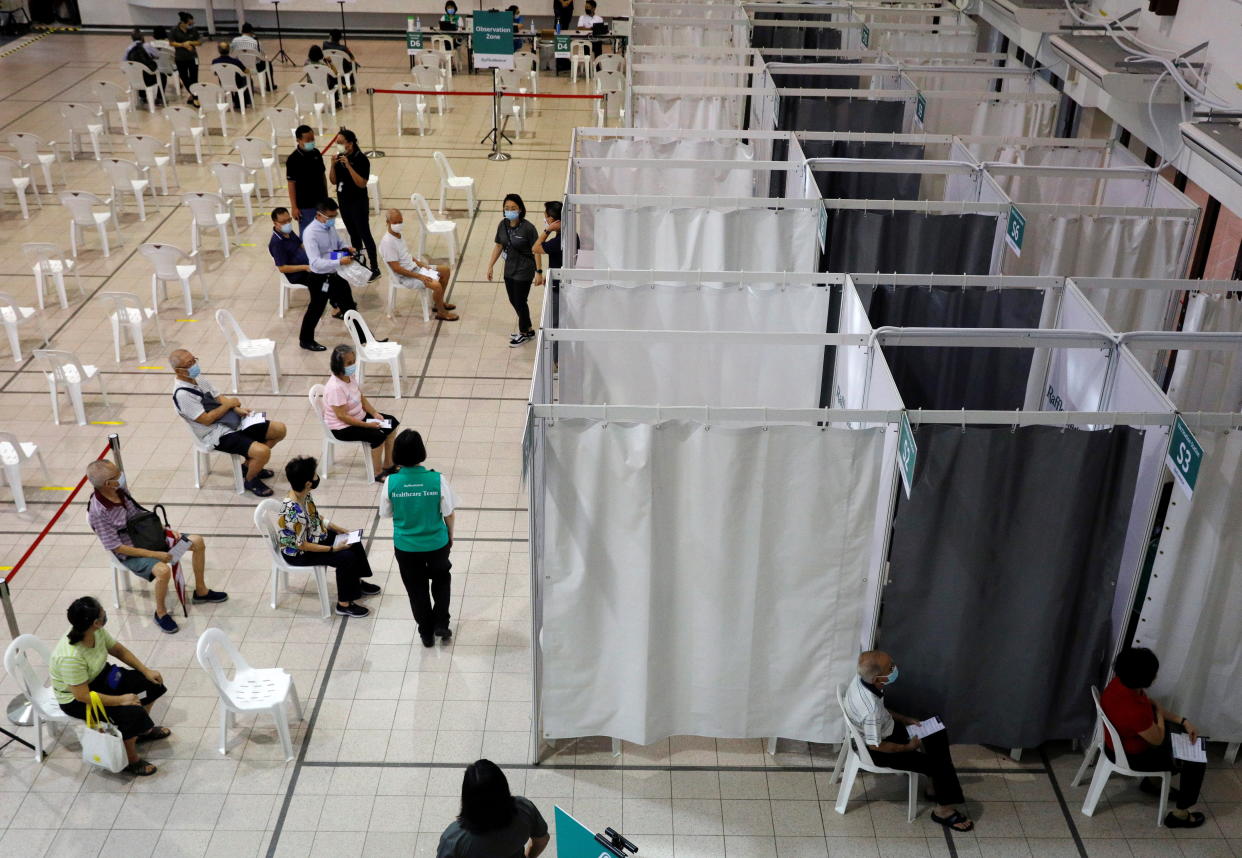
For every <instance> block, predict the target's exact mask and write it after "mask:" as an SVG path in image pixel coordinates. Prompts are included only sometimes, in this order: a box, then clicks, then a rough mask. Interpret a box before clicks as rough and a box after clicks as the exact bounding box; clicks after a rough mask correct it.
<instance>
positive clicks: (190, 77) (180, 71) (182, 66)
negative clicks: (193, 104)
mask: <svg viewBox="0 0 1242 858" xmlns="http://www.w3.org/2000/svg"><path fill="white" fill-rule="evenodd" d="M177 77H179V78H181V86H182V87H183V88H184V89H185V97H186V98H193V97H194V93H192V92H190V87H191V86H192V85H193V84H196V83H198V60H197V59H188V60H182V59H179V60H177Z"/></svg>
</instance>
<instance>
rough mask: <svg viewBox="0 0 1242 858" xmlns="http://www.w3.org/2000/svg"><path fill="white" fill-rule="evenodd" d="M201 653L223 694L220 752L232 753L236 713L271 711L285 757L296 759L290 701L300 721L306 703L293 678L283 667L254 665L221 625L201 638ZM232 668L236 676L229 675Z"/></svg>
mask: <svg viewBox="0 0 1242 858" xmlns="http://www.w3.org/2000/svg"><path fill="white" fill-rule="evenodd" d="M197 655H198V663H199V665H200V666H201V667H202V668H203V670H205V671H207V675H208V676H210V677H211V683H212V684H213V685H214V686H215V687H216V691H217V692H218V693H219V695H220V753H221V754H227V753H228V743H229V729H230V728H231V727H232V726H233V716H234V715H249V714H251V713H254V712H267V713H268V714H270V715H271V716H272V720H274V721H275V722H276V732H277V734H279V736H280V746H281V747H282V748H283V749H284V751H285V760H286V761H288V760H292V759H293V742H292V740H291V739H290V738H289V710H288V708H287V707H288V704H290V703H292V704H293V714H294V715H295V716H296V718H297V720H298V721H301V720H302V704H301V702H300V701H299V700H298V690H297V688H296V687H295V686H294V684H293V677H292V676H290V675H289V674H287V673H285V671H283V670H281V669H280V668H279V667H263V668H254V667H251V666H250V664H249V663H248V662H247V661H246V659H245V658H243V657H242V654H241V653H240V652H239V651H238V649H237V647H236V646H234V645H233V642H232V641H231V640H229V637H228V635H226V634H225V633H224V632H222V631H221V630H220V629H217V628H210V629H207V630H206V631H205V632H203V634H202V635H201V636H200V637H199V639H198V647H197ZM230 668H231V669H232V672H233V678H232V679H229V677H228V671H229V669H230Z"/></svg>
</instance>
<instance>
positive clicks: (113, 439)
mask: <svg viewBox="0 0 1242 858" xmlns="http://www.w3.org/2000/svg"><path fill="white" fill-rule="evenodd" d="M108 449H110V450H111V451H112V458H113V459H115V460H116V466H117V468H118V469H120V470H121V471H124V470H125V460H124V459H122V458H121V436H120V435H118V434H116V433H115V432H113V433H112V434H111V435H109V436H108Z"/></svg>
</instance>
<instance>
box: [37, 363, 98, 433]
mask: <svg viewBox="0 0 1242 858" xmlns="http://www.w3.org/2000/svg"><path fill="white" fill-rule="evenodd" d="M34 356H35V360H36V361H37V362H38V364H39V369H40V370H41V371H42V372H43V375H44V376H45V377H46V378H47V387H48V392H49V393H51V395H52V421H53V422H54V423H56V425H57V426H59V425H60V399H59V397H58V393H59V391H60V390H62V389H63V390H64V391H65V395H66V396H68V397H69V401H70V403H72V405H73V413H74V415H75V416H76V417H77V418H78V425H79V426H85V425H86V405H85V403H84V402H83V400H82V385H83V384H85V383H86V382H87V381H89V380H91V379H92V378H93V379H95V381H96V382H97V383H98V384H99V393H100V395H101V396H102V397H103V401H104V405H106V406H108V407H109V408H111V407H112V403H111V402H109V401H108V391H107V389H106V388H104V382H103V374H102V373H100V371H99V367H97V366H94V365H93V364H85V365H83V364H82V363H80V362H79V361H78V358H77V356H76V355H75V354H74V353H73V352H70V351H65V350H64V349H35V350H34Z"/></svg>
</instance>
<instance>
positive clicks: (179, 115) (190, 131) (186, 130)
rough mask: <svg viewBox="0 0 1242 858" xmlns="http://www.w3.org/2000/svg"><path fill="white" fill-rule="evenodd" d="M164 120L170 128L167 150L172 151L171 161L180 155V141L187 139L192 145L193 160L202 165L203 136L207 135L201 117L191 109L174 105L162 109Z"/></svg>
mask: <svg viewBox="0 0 1242 858" xmlns="http://www.w3.org/2000/svg"><path fill="white" fill-rule="evenodd" d="M164 118H165V119H167V120H168V124H169V125H171V126H172V137H171V138H170V139H169V141H168V148H169V149H170V150H171V151H172V156H173V160H176V158H177V156H178V155H180V154H181V141H182V140H183V139H189V140H190V142H192V143H193V144H194V160H195V161H197V162H198V163H200V164H201V163H203V135H205V134H206V133H207V126H206V125H205V124H203V115H202V114H201V113H199V112H198V111H197V110H195V109H194V108H193V107H186V106H185V105H183V104H174V105H171V106H169V107H165V108H164Z"/></svg>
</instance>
